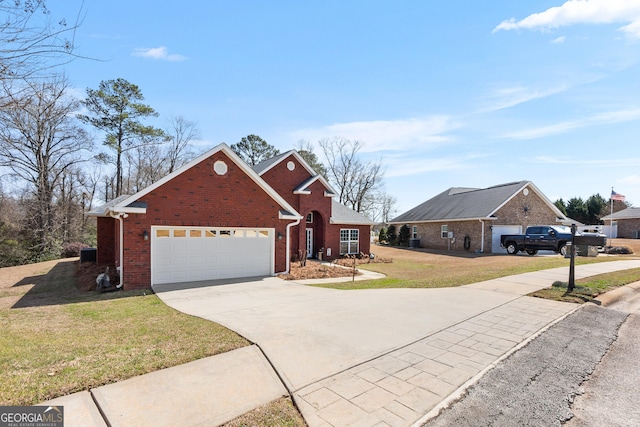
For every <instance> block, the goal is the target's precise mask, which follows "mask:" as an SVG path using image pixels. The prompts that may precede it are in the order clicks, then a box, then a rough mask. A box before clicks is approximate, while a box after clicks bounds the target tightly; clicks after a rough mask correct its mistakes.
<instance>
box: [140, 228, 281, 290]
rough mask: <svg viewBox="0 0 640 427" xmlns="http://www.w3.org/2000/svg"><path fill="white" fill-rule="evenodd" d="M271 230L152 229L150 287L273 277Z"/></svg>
mask: <svg viewBox="0 0 640 427" xmlns="http://www.w3.org/2000/svg"><path fill="white" fill-rule="evenodd" d="M274 245H275V240H274V229H272V228H211V227H161V226H154V227H151V281H152V282H153V284H160V283H178V282H193V281H198V280H213V279H226V278H230V277H252V276H268V275H271V274H273V254H274Z"/></svg>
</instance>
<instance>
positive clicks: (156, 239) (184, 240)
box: [88, 144, 372, 289]
mask: <svg viewBox="0 0 640 427" xmlns="http://www.w3.org/2000/svg"><path fill="white" fill-rule="evenodd" d="M334 193H335V192H334V191H333V190H332V189H331V186H330V185H329V184H328V183H327V182H326V180H325V179H324V178H323V177H321V176H320V175H318V174H317V173H315V171H313V169H311V167H309V165H308V164H307V163H306V162H305V161H304V160H303V159H302V158H301V157H300V155H299V154H298V153H297V152H295V151H289V152H287V153H285V154H283V155H280V156H277V157H276V158H274V159H271V160H268V161H267V162H264V163H263V164H261V165H257V166H256V168H255V169H252V168H251V167H250V166H249V165H247V164H246V163H245V162H244V161H242V159H240V157H238V156H237V155H236V154H235V153H234V152H233V151H232V150H231V149H230V148H229V146H227V145H226V144H220V145H218V146H216V147H214V148H213V149H211V150H210V151H208V152H206V153H204V154H202V155H201V156H199V157H198V158H196V159H194V160H193V161H191V162H189V163H187V164H186V165H184V166H182V167H181V168H179V169H177V170H176V171H174V172H173V173H171V174H169V175H167V176H166V177H164V178H163V179H161V180H159V181H157V182H156V183H154V184H152V185H150V186H149V187H147V188H145V189H143V190H141V191H139V192H138V193H136V194H134V195H131V196H121V197H118V198H117V199H114V200H111V201H109V202H108V203H107V204H105V205H103V206H100V207H99V208H97V209H95V210H93V211H91V212H89V213H88V215H92V216H96V217H97V228H98V245H97V254H96V256H97V263H98V265H99V266H104V265H115V266H116V269H117V270H118V272H119V274H120V281H121V283H122V284H123V286H124V288H125V289H140V288H148V287H150V286H151V285H152V284H160V283H182V282H193V281H200V280H213V279H224V278H232V277H250V276H268V275H274V274H278V273H281V272H288V271H289V266H290V262H291V260H292V259H295V258H296V257H297V256H298V254H299V253H300V252H299V251H300V250H301V249H309V250H308V252H309V255H308V256H314V257H316V256H321V257H323V258H324V259H328V260H330V259H333V258H336V257H340V256H341V255H343V254H352V253H369V249H370V246H369V245H370V240H369V230H370V227H371V225H372V222H371V221H370V220H369V219H368V218H366V217H365V216H363V215H361V214H359V213H357V212H354V211H352V210H351V209H348V208H347V207H345V206H342V205H340V204H339V203H337V202H335V201H334V200H333V199H332V197H333V195H334Z"/></svg>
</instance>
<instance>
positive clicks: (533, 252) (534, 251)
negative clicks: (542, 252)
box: [527, 249, 538, 256]
mask: <svg viewBox="0 0 640 427" xmlns="http://www.w3.org/2000/svg"><path fill="white" fill-rule="evenodd" d="M527 253H528V254H529V255H532V256H533V255H535V254H537V253H538V250H537V249H527Z"/></svg>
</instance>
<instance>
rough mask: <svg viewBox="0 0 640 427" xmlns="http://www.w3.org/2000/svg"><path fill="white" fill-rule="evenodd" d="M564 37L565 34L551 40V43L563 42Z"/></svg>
mask: <svg viewBox="0 0 640 427" xmlns="http://www.w3.org/2000/svg"><path fill="white" fill-rule="evenodd" d="M566 39H567V38H566V37H565V36H560V37H558V38H556V39H553V40H551V43H553V44H560V43H564V42H565V40H566Z"/></svg>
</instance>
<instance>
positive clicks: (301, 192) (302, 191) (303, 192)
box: [293, 190, 311, 195]
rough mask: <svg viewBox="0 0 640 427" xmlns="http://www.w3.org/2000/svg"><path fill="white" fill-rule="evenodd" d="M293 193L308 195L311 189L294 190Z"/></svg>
mask: <svg viewBox="0 0 640 427" xmlns="http://www.w3.org/2000/svg"><path fill="white" fill-rule="evenodd" d="M293 194H306V195H309V194H311V191H309V190H296V191H294V192H293Z"/></svg>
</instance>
